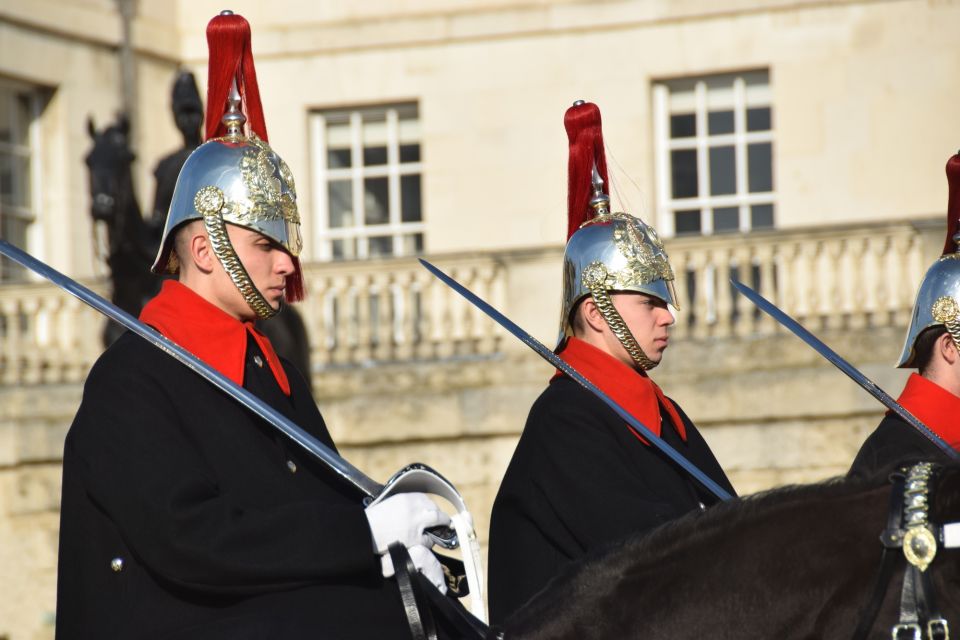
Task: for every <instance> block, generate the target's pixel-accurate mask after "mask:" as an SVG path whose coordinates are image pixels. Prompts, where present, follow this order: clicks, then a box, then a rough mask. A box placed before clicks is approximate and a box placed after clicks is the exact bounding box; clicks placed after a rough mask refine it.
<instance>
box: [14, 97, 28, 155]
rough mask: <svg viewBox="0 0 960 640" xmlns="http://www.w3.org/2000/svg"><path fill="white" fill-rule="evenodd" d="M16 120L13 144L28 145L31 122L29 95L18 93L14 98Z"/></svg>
mask: <svg viewBox="0 0 960 640" xmlns="http://www.w3.org/2000/svg"><path fill="white" fill-rule="evenodd" d="M15 103H16V118H15V121H14V129H13V134H14V140H13V142H14V144H19V145H23V146H28V145H29V144H30V121H31V120H33V113H32V111H33V99H32V97H31V96H30V95H29V94H26V93H18V94H17V98H16V101H15Z"/></svg>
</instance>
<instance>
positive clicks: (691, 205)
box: [652, 69, 776, 237]
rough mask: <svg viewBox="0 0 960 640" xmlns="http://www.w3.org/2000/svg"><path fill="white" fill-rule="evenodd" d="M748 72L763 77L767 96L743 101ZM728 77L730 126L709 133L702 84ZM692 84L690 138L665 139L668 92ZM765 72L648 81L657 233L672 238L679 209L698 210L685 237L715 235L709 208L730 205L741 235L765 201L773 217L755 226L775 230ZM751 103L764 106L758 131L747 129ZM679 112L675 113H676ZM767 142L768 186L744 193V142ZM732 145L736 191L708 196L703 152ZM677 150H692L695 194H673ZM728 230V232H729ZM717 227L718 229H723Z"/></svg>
mask: <svg viewBox="0 0 960 640" xmlns="http://www.w3.org/2000/svg"><path fill="white" fill-rule="evenodd" d="M753 74H764V75H765V76H766V78H765V80H766V83H765V86H766V88H767V93H768V94H770V95H769V96H768V99H767V100H758V101H755V102H754V101H748V99H747V83H746V79H745V78H746V77H747V76H749V75H753ZM726 77H731V78H732V96H733V105H732V109H733V118H734V130H733V132H732V133H723V134H713V135H711V134H710V132H709V129H708V116H709V111H710V110H709V105H708V95H707V92H708V83H710V82H711V81H716V80H721V79H723V78H726ZM681 83H683V84H690V83H692V84H693V113H694V117H695V122H696V132H695V135H694V136H691V137H685V138H671V137H670V117H671V116H672V115H674V113H675V112H674V111H671V105H670V98H671V91H672V90H674V89H673V88H674V87H676V86H677V85H678V84H681ZM770 88H771V82H770V73H769V71H768V70H766V69H755V70H748V71H740V72H732V73H717V74H705V75H699V76H694V77H686V78H673V79H662V80H656V81H654V83H653V88H652V89H653V134H654V149H655V160H654V165H655V179H656V185H657V189H656V193H657V195H656V198H657V226H658V228H659V229H661V230H662V233H663V235H665V236H667V237H675V236H676V235H677V232H676V224H675V222H676V214H677V213H678V212H680V211H685V210H691V209H698V210H699V211H700V231H699V232H698V233H693V232H690V233H683V234H682V235H685V236H687V235H689V236H695V235H700V236H710V235H715V234H716V233H718V232H717V231H716V230H715V229H714V220H713V218H714V215H713V213H714V211H715V210H716V209H721V208H727V207H736V208H737V209H738V211H739V221H738V228H737V229H736V231H737V232H740V233H746V232H749V231H751V230H753V226H752V220H751V210H750V209H751V207H752V206H756V205H771V206H772V207H774V209H773V211H774V215H773V221H772V224H771V226H769V227H759V228H758V229H773V228H776V175H775V171H774V167H775V153H774V131H775V130H774V114H773V100H772V94H771V92H770ZM755 107H767V108H769V109H770V127H769V129H767V130H764V131H747V110H748V109H750V108H755ZM676 113H680V112H676ZM756 143H767V144H769V145H770V149H771V157H770V172H771V189H770V190H769V191H763V192H750V191H749V173H748V170H749V167H748V149H749V146H748V145H750V144H756ZM726 146H732V147H733V149H734V163H735V165H734V166H735V170H736V178H735V184H736V189H735V192H734V193H732V194H724V195H713V194H711V191H710V179H711V175H710V166H709V155H710V150H711V149H716V148H720V147H726ZM677 150H694V151H695V152H696V167H697V195H696V196H695V197H688V198H674V197H673V188H672V187H673V183H672V174H673V165H672V162H671V153H672V152H673V151H677ZM731 231H732V230H731ZM726 232H728V231H726V230H723V231H720V232H719V233H726Z"/></svg>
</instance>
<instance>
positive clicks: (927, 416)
mask: <svg viewBox="0 0 960 640" xmlns="http://www.w3.org/2000/svg"><path fill="white" fill-rule="evenodd" d="M897 402H899V403H900V404H901V405H903V408H904V409H906V410H907V411H909V412H910V413H912V414H913V415H915V416H916V417H917V419H918V420H919V421H920V422H922V423H923V424H925V425H927V426H928V427H930V429H932V430H933V432H934V433H936V434H937V435H938V436H940V437H941V438H943V439H944V440H946V441H947V444H949V445H950V446H951V447H953V448H954V449H958V450H960V422H958V421H957V416H960V398H958V397H957V396H955V395H953V394H952V393H950V392H949V391H947V390H946V389H944V388H943V387H941V386H940V385H938V384H937V383H936V382H933V381H931V380H927V379H926V378H924V377H923V376H921V375H917V374H916V373H911V374H910V377H909V378H908V379H907V384H906V386H904V388H903V392H902V393H901V394H900V397H899V398H897ZM887 413H890V412H889V411H888V412H887Z"/></svg>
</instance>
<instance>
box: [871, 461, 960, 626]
mask: <svg viewBox="0 0 960 640" xmlns="http://www.w3.org/2000/svg"><path fill="white" fill-rule="evenodd" d="M938 470H939V467H937V465H934V464H932V463H930V462H921V463H919V464H915V465H913V466H912V467H909V468H904V469H902V470H901V471H899V472H897V473H895V474H893V475H892V476H891V481H892V483H893V488H892V489H891V491H890V509H889V511H888V512H887V527H886V529H884V531H883V533H882V534H880V543H881V544H882V545H883V554H882V556H881V560H880V569H879V570H878V572H877V578H876V580H875V582H874V589H873V594H872V596H871V598H870V601H869V602H868V603H867V607H866V608H865V609H864V611H863V613H862V614H861V616H860V623H859V624H858V625H857V628H856V630H855V631H854V634H853V639H854V640H864V639H865V638H866V637H867V633H868V632H869V631H870V628H871V627H872V626H873V622H874V620H875V619H876V617H877V613H878V612H879V610H880V605H881V604H882V602H883V599H884V596H885V595H886V592H887V585H888V584H889V583H890V580H891V578H892V576H893V571H894V568H895V566H896V565H897V564H898V562H897V561H898V559H899V557H900V554H899V553H897V552H896V551H895V550H896V549H902V550H903V557H904V558H905V559H906V561H907V566H906V569H905V571H904V575H903V586H902V588H901V591H900V616H899V619H898V621H897V624H895V625H894V626H893V627H892V628H891V639H892V640H949V638H950V628H949V624H948V623H947V620H946V618H944V617H943V616H942V615H941V614H940V610H939V608H938V607H937V602H936V594H935V593H934V589H933V582H932V580H931V578H930V573H929V572H928V571H927V567H929V566H930V563H931V562H933V558H934V556H936V554H937V549H938V548H944V549H947V548H953V547H960V522H954V523H949V524H945V525H943V526H937V525H936V524H935V523H932V522H930V518H929V509H930V484H931V481H932V480H933V478H934V477H935V476H936V473H937V471H938Z"/></svg>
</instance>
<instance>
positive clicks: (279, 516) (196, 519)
mask: <svg viewBox="0 0 960 640" xmlns="http://www.w3.org/2000/svg"><path fill="white" fill-rule="evenodd" d="M135 357H136V355H135V354H133V355H131V354H127V355H126V356H124V355H121V356H118V357H114V358H112V359H110V358H104V359H101V361H100V363H98V366H96V367H95V368H94V369H93V370H92V371H91V374H90V377H89V378H88V381H87V384H86V387H85V391H84V399H83V403H82V405H81V408H80V410H79V412H78V414H77V418H76V420H75V422H74V426H73V427H72V428H71V433H70V436H69V437H68V440H67V454H66V455H69V456H71V457H72V458H73V459H74V460H75V463H76V466H77V468H78V470H79V474H80V477H81V478H82V482H83V484H84V486H85V488H86V490H87V492H88V494H89V496H90V498H91V500H92V501H93V502H94V503H95V504H96V505H97V507H98V508H99V509H100V510H102V511H103V512H104V513H105V514H106V515H107V517H109V518H110V519H111V520H112V521H113V522H114V523H115V524H116V527H117V529H118V530H119V531H120V534H121V536H122V537H123V540H124V542H125V544H126V545H127V546H128V547H129V548H130V549H131V551H132V552H133V553H134V554H136V555H137V556H138V558H139V560H140V561H141V562H142V563H143V564H144V565H145V566H147V567H148V568H149V570H150V571H152V572H154V573H155V574H156V575H158V576H159V577H160V578H161V579H163V580H165V581H167V582H169V583H173V584H175V585H177V586H179V587H182V588H187V589H195V590H201V591H209V592H220V593H225V594H226V593H230V594H244V593H259V592H263V591H265V590H273V589H284V588H288V587H291V586H296V585H302V584H306V583H310V582H318V581H329V580H341V581H342V580H345V579H347V578H348V577H352V579H357V576H365V577H366V578H367V579H373V580H375V579H379V562H378V560H377V558H376V556H375V555H374V553H373V542H372V539H371V533H370V530H369V526H368V524H367V520H366V517H365V515H364V513H363V510H362V507H361V506H360V503H359V502H357V503H356V504H350V503H349V502H346V501H342V502H340V503H327V502H323V501H319V500H310V499H301V500H290V499H287V498H281V497H279V496H278V499H277V501H276V502H275V503H273V504H270V503H269V502H268V501H261V503H260V504H259V505H258V506H252V505H251V501H249V500H248V499H247V498H246V497H245V496H244V495H234V494H232V493H231V492H230V491H228V490H225V489H223V488H221V486H219V483H218V479H217V477H215V474H214V473H212V472H211V466H210V464H209V461H208V460H206V459H205V456H207V455H209V454H207V453H206V452H205V451H204V450H203V449H202V448H201V447H199V446H197V442H196V439H197V438H199V437H202V434H201V435H198V433H199V432H200V431H202V430H203V429H204V428H205V425H204V424H195V423H191V421H190V419H189V416H190V415H191V411H192V409H196V407H191V406H190V403H191V401H192V399H191V397H171V396H170V391H169V389H170V387H169V386H168V385H166V384H164V381H163V380H162V379H161V377H162V376H163V375H164V374H163V372H162V370H161V371H157V372H154V371H149V370H145V369H144V367H143V366H137V363H135V362H130V361H129V360H130V359H131V358H135ZM163 357H166V356H163ZM176 366H180V365H176ZM118 372H127V373H125V374H120V373H118ZM130 372H132V373H130ZM195 382H196V384H198V385H206V383H204V382H202V381H200V379H199V378H197V379H196V380H195ZM208 395H209V394H208ZM193 401H195V399H194V400H193ZM185 405H186V406H185ZM241 414H243V412H241ZM251 426H252V425H251V424H238V425H237V428H238V429H249V428H251ZM233 446H235V444H234V443H233V442H231V441H229V440H227V441H224V442H222V447H223V455H225V456H229V455H230V451H231V447H233Z"/></svg>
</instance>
